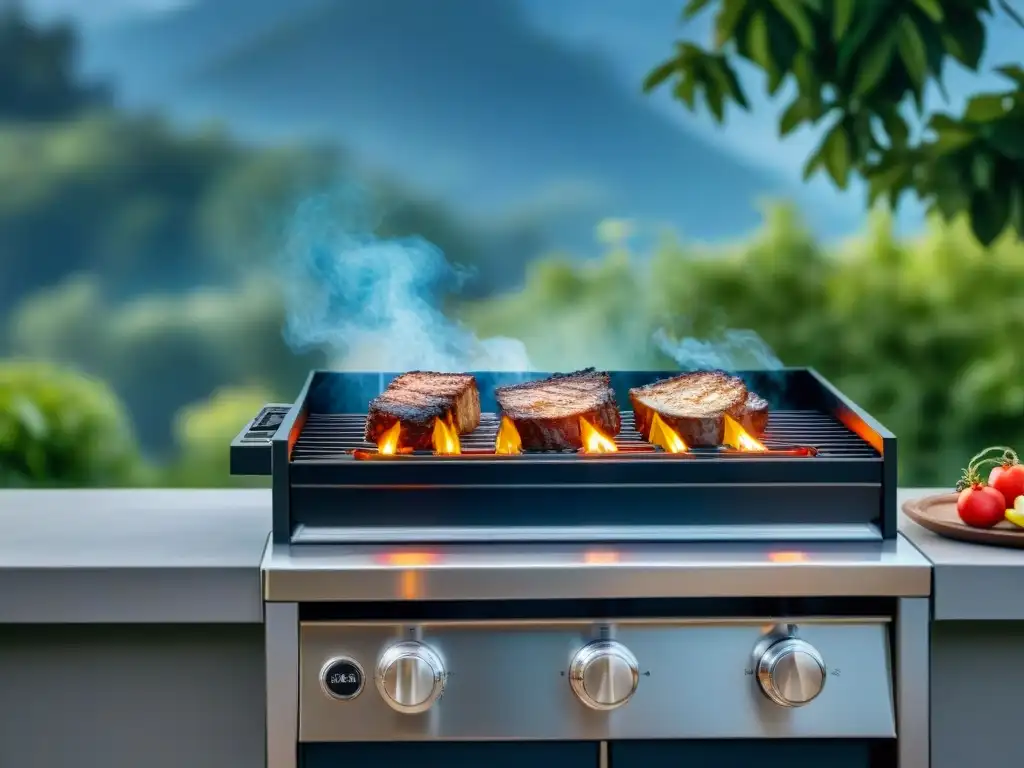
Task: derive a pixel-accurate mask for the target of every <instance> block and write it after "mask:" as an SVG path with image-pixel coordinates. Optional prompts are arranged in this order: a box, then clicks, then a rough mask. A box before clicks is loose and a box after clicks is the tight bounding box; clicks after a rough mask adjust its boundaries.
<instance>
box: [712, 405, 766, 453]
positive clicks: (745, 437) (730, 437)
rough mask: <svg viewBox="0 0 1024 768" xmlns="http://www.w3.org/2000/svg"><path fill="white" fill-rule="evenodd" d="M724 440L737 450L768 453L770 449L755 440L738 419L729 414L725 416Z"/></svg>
mask: <svg viewBox="0 0 1024 768" xmlns="http://www.w3.org/2000/svg"><path fill="white" fill-rule="evenodd" d="M723 442H724V443H725V444H726V445H728V446H730V447H732V448H735V449H736V450H737V451H746V452H748V453H768V449H767V448H765V447H764V445H762V444H761V443H760V442H758V441H757V440H755V439H754V438H753V437H752V436H751V435H750V433H749V432H747V430H745V429H744V428H743V427H741V426H740V423H739V422H738V421H736V419H734V418H732V417H731V416H729V415H728V414H726V416H725V438H724V440H723Z"/></svg>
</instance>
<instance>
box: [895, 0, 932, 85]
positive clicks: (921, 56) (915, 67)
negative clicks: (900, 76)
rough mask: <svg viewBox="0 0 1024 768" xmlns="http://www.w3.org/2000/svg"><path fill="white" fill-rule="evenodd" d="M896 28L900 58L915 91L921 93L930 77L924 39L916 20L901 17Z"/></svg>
mask: <svg viewBox="0 0 1024 768" xmlns="http://www.w3.org/2000/svg"><path fill="white" fill-rule="evenodd" d="M896 26H897V29H898V33H897V40H898V46H899V51H900V58H901V59H903V64H904V65H905V66H906V68H907V74H908V75H910V80H911V82H913V84H914V89H915V91H920V90H921V88H922V87H923V86H924V81H925V78H926V77H927V75H928V53H927V51H926V50H925V46H924V39H922V37H921V33H920V32H919V31H918V29H917V25H916V24H914V20H913V19H911V18H910V17H909V16H906V15H904V16H900V18H899V21H897V22H896Z"/></svg>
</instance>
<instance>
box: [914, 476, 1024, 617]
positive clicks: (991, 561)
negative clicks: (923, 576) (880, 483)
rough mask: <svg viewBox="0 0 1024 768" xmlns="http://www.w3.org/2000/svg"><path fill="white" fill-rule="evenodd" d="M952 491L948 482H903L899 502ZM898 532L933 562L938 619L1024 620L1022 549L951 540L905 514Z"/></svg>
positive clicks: (1023, 563)
mask: <svg viewBox="0 0 1024 768" xmlns="http://www.w3.org/2000/svg"><path fill="white" fill-rule="evenodd" d="M951 492H952V491H951V490H950V489H949V488H904V489H900V492H899V503H900V505H901V506H902V505H903V502H904V501H907V500H908V499H917V498H921V497H924V496H934V495H936V494H941V493H951ZM900 533H902V534H903V535H904V536H905V537H906V538H907V539H908V540H909V541H910V542H911V543H912V544H913V545H914V546H915V547H917V549H918V550H919V551H920V552H921V554H923V555H924V556H925V557H926V558H928V560H930V561H931V563H932V599H933V604H932V605H933V610H932V616H933V618H934V619H935V620H936V621H1024V549H1007V548H1005V547H988V546H984V545H981V544H971V543H968V542H963V541H953V540H951V539H946V538H943V537H942V536H939V535H938V534H935V533H932V532H931V531H929V530H927V529H925V528H922V527H921V526H920V525H918V524H917V523H915V522H914V521H912V520H910V519H909V518H907V517H904V516H903V515H901V516H900Z"/></svg>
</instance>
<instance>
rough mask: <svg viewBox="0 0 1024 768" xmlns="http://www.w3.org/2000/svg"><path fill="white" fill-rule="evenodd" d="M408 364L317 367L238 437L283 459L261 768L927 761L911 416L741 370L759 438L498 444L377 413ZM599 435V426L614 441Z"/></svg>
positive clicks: (270, 463) (267, 585) (237, 444)
mask: <svg viewBox="0 0 1024 768" xmlns="http://www.w3.org/2000/svg"><path fill="white" fill-rule="evenodd" d="M394 375H395V374H392V373H334V372H326V371H317V372H314V373H312V374H311V375H310V377H309V378H308V379H307V381H306V384H305V386H304V387H303V389H302V392H301V394H300V395H299V398H298V399H297V400H296V402H295V403H294V404H289V405H269V406H266V407H265V408H264V409H263V410H262V412H261V413H260V414H259V415H258V416H257V417H256V418H255V419H254V420H253V421H252V422H251V423H250V424H249V425H248V426H247V427H246V428H245V429H244V430H243V431H242V433H241V434H240V435H239V436H238V437H237V438H236V439H235V441H234V442H233V443H232V446H231V465H232V471H233V472H235V473H243V474H267V475H270V476H271V478H272V487H273V491H272V497H273V535H272V538H271V541H270V542H269V543H268V547H267V551H266V555H265V557H264V561H263V591H264V599H265V629H266V648H267V659H266V663H267V667H266V669H267V702H268V703H267V706H268V709H267V765H268V768H337V767H338V766H341V765H344V766H346V768H371V767H373V768H376V766H380V765H398V764H405V763H408V764H415V765H416V766H418V767H420V768H471V767H475V766H479V765H486V766H489V768H513V766H515V768H519V766H523V765H528V764H534V765H538V766H558V767H559V768H661V766H666V768H667V766H675V765H707V766H715V768H738V766H740V765H754V764H756V765H758V766H760V767H761V768H783V767H785V768H790V766H794V765H825V764H826V763H828V764H830V765H832V766H837V767H838V768H927V766H928V764H929V752H928V685H927V678H928V614H929V609H928V595H929V593H930V588H931V572H930V567H929V565H928V563H927V561H926V560H925V559H924V558H923V557H922V556H921V555H920V554H919V553H918V552H917V551H916V550H915V549H914V548H913V547H912V546H911V545H910V544H909V543H908V542H907V541H905V540H904V539H903V538H902V537H900V536H899V535H898V533H897V531H896V505H895V499H896V440H895V437H894V436H893V435H891V434H890V433H889V432H887V431H886V430H885V429H884V428H883V427H882V426H881V425H879V424H878V423H877V422H875V421H874V420H873V419H872V418H871V417H870V416H868V415H867V414H866V413H864V412H863V411H862V410H861V409H859V408H858V407H857V406H856V405H855V404H853V403H851V402H850V401H849V400H848V399H846V398H845V397H844V396H843V395H842V394H840V393H839V392H838V391H837V390H836V389H835V388H834V387H832V386H831V385H830V384H828V382H826V381H825V380H824V379H822V378H821V377H820V376H819V375H818V374H816V373H815V372H814V371H811V370H805V369H787V370H784V371H778V372H775V371H773V372H745V373H742V374H740V375H742V377H743V378H744V379H745V380H746V382H747V384H748V386H749V387H750V388H751V389H752V390H753V391H756V392H757V393H758V394H760V395H761V396H763V397H764V398H766V399H767V400H768V401H769V402H770V404H771V406H772V410H771V417H770V421H769V424H768V428H767V432H766V434H765V435H764V436H763V437H761V438H760V445H759V446H758V447H757V449H756V450H753V449H747V450H741V449H738V448H736V447H735V446H734V447H725V448H708V449H692V450H685V451H681V452H677V453H671V452H669V451H666V450H662V449H660V448H658V447H657V446H654V445H651V444H649V443H647V442H645V441H644V440H643V439H642V438H641V436H640V435H639V434H638V433H637V431H636V430H635V429H634V422H633V415H632V414H631V413H629V412H628V407H629V406H628V400H627V399H626V396H627V392H628V390H629V388H631V387H636V386H640V385H643V384H646V383H649V382H651V381H654V380H656V379H659V378H664V377H666V376H670V375H672V374H665V373H655V372H616V373H613V374H612V384H613V387H614V388H615V391H616V392H617V394H618V397H619V398H620V402H619V405H620V408H621V409H622V422H623V427H622V431H621V434H619V435H618V436H617V437H616V438H615V447H616V448H617V450H616V451H614V452H611V453H586V452H585V451H582V452H572V451H570V452H557V453H521V454H514V455H497V454H496V453H495V451H494V448H495V444H496V437H497V432H498V429H499V418H498V416H497V415H496V414H495V410H496V407H495V402H494V396H493V392H494V388H495V387H497V386H501V385H504V384H510V383H516V382H518V381H521V380H524V379H526V378H534V377H535V378H541V377H543V376H545V375H546V374H541V373H537V374H530V375H529V376H527V375H521V374H509V373H477V374H475V375H476V377H477V381H478V384H479V389H480V395H481V407H482V410H483V412H484V413H483V417H482V420H481V424H480V426H479V428H478V429H477V430H476V431H475V432H473V433H472V434H469V435H463V436H461V440H460V442H461V446H460V451H461V452H460V453H458V454H457V455H435V454H434V452H419V453H401V452H397V451H396V452H395V453H394V454H391V455H388V454H386V453H383V452H381V451H380V450H379V448H378V446H375V445H372V444H369V443H367V442H365V440H364V439H363V434H364V431H363V426H364V420H365V418H366V409H367V404H368V402H369V400H370V399H371V398H373V397H374V396H376V395H377V394H379V393H380V392H381V391H382V390H383V389H384V387H385V386H386V385H387V384H388V382H389V381H390V380H391V379H392V378H393V377H394ZM606 449H607V446H606Z"/></svg>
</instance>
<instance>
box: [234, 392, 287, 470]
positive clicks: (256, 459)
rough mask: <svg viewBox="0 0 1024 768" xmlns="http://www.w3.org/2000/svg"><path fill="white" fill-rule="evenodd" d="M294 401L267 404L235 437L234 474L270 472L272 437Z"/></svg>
mask: <svg viewBox="0 0 1024 768" xmlns="http://www.w3.org/2000/svg"><path fill="white" fill-rule="evenodd" d="M291 409H292V406H291V405H285V404H277V403H275V404H272V405H265V406H263V409H262V410H261V411H260V412H259V415H258V416H257V417H256V418H255V419H253V420H252V422H250V423H249V425H248V426H247V427H246V428H245V429H244V430H242V432H241V434H239V435H238V437H236V438H235V439H234V440H232V441H231V474H232V475H269V474H270V441H271V440H272V439H273V437H274V435H276V434H277V430H278V429H280V428H281V425H282V424H283V423H284V420H285V418H287V416H288V412H289V411H290V410H291Z"/></svg>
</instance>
